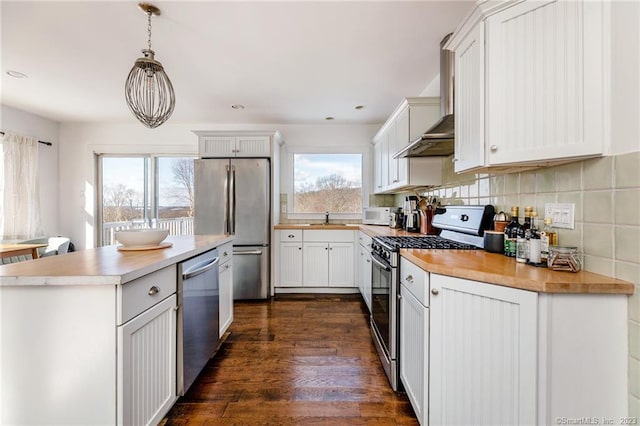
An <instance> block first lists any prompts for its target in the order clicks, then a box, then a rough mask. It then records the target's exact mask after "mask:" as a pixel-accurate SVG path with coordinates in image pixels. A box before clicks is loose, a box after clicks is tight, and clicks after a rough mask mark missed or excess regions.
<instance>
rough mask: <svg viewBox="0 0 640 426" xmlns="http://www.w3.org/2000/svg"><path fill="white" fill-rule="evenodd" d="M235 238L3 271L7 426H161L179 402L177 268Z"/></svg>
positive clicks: (1, 334) (2, 412)
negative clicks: (49, 425) (17, 425)
mask: <svg viewBox="0 0 640 426" xmlns="http://www.w3.org/2000/svg"><path fill="white" fill-rule="evenodd" d="M231 239H232V237H229V236H224V235H206V236H183V237H169V238H168V239H167V240H166V241H168V242H171V243H173V245H172V247H169V248H164V249H157V250H145V251H119V250H118V249H117V246H115V245H113V246H106V247H99V248H95V249H89V250H83V251H78V252H73V253H69V254H64V255H60V256H52V257H47V258H42V259H37V260H33V261H27V262H21V263H16V264H10V265H4V266H0V348H1V352H0V372H1V374H0V424H56V423H57V424H142V423H157V422H158V421H160V420H161V419H162V417H163V416H164V414H165V413H166V412H167V411H168V410H169V408H170V407H171V406H172V405H173V403H174V402H175V400H176V398H177V394H176V318H177V314H176V311H177V309H178V306H177V302H176V301H177V297H176V290H177V271H178V268H177V264H178V263H179V262H181V261H183V260H186V259H189V258H192V257H194V256H196V255H198V254H201V253H204V252H207V251H209V250H212V249H214V248H216V247H219V246H221V245H223V244H225V243H228V242H230V241H231Z"/></svg>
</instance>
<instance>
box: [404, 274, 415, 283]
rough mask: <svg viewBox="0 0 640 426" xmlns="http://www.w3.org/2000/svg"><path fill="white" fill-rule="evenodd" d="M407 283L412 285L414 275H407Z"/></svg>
mask: <svg viewBox="0 0 640 426" xmlns="http://www.w3.org/2000/svg"><path fill="white" fill-rule="evenodd" d="M405 281H407V282H408V283H412V282H413V275H407V277H406V278H405Z"/></svg>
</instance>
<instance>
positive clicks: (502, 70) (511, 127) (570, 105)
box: [456, 0, 608, 165]
mask: <svg viewBox="0 0 640 426" xmlns="http://www.w3.org/2000/svg"><path fill="white" fill-rule="evenodd" d="M604 3H605V2H602V1H555V0H547V1H535V2H522V3H519V4H517V5H515V6H513V7H510V8H507V9H505V10H503V11H501V12H499V13H496V14H495V15H492V16H490V17H488V18H487V20H486V28H487V32H486V35H487V76H488V90H487V99H488V102H487V126H488V128H487V138H488V139H487V140H488V143H487V145H488V151H487V156H488V163H489V164H490V165H493V164H508V163H515V162H526V161H536V160H551V159H561V158H570V157H579V156H586V155H597V154H602V152H603V144H604V141H605V140H606V139H607V137H606V134H605V128H604V121H605V120H604V118H605V114H604V108H605V105H606V96H605V85H606V81H607V76H606V71H605V69H606V67H605V66H603V64H605V63H607V60H606V55H605V54H604V51H605V49H607V48H608V47H607V46H606V43H603V41H604V40H606V37H605V22H606V19H605V15H606V13H604V8H605V7H606V6H605V4H604ZM459 87H460V86H456V89H458V88H459ZM457 104H458V105H460V103H457ZM456 120H458V117H456ZM456 130H457V129H456ZM456 138H458V135H457V134H456Z"/></svg>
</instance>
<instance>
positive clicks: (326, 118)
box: [324, 116, 334, 120]
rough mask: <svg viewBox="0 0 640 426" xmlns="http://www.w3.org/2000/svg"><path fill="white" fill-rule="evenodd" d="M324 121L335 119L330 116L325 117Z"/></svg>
mask: <svg viewBox="0 0 640 426" xmlns="http://www.w3.org/2000/svg"><path fill="white" fill-rule="evenodd" d="M324 119H325V120H333V119H334V118H333V117H331V116H329V117H325V118H324Z"/></svg>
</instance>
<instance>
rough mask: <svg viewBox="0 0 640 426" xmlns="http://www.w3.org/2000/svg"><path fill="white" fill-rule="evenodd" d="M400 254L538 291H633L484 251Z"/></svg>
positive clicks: (384, 231) (373, 230)
mask: <svg viewBox="0 0 640 426" xmlns="http://www.w3.org/2000/svg"><path fill="white" fill-rule="evenodd" d="M330 226H331V225H318V226H311V227H310V226H309V225H295V224H291V225H277V226H276V227H275V229H345V228H347V229H350V230H351V229H358V230H360V231H362V232H364V233H365V234H367V235H369V236H370V237H380V236H420V235H421V234H416V233H413V232H406V231H404V230H402V229H393V228H389V227H388V226H377V225H362V224H360V225H358V224H353V225H350V226H337V227H335V228H329V227H330ZM400 255H401V256H402V257H405V258H407V259H408V260H410V261H411V262H413V263H415V264H416V265H418V266H420V267H421V268H422V269H424V270H425V271H428V272H433V273H436V274H442V275H449V276H452V277H457V278H466V279H470V280H474V281H481V282H486V283H491V284H497V285H503V286H507V287H512V288H518V289H522V290H531V291H536V292H540V293H594V294H596V293H597V294H633V292H634V290H635V286H634V284H633V283H630V282H627V281H622V280H619V279H616V278H611V277H607V276H604V275H600V274H595V273H593V272H587V271H580V272H577V273H573V272H562V271H552V270H550V269H547V268H537V267H535V266H530V265H525V264H522V263H518V262H516V261H515V259H513V258H509V257H506V256H504V255H502V254H496V253H488V252H486V251H484V250H472V251H469V250H414V249H405V250H400Z"/></svg>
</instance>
